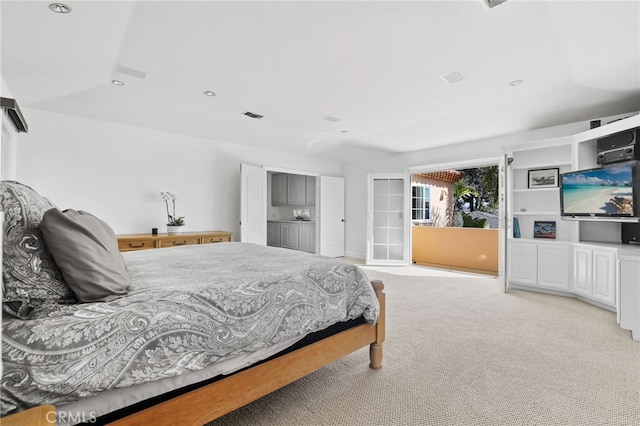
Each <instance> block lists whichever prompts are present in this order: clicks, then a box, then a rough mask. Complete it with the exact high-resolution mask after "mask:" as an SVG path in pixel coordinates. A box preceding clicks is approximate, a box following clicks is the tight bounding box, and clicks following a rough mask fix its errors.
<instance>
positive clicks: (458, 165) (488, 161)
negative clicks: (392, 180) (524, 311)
mask: <svg viewBox="0 0 640 426" xmlns="http://www.w3.org/2000/svg"><path fill="white" fill-rule="evenodd" d="M503 161H504V156H503V155H500V156H496V157H487V158H478V159H475V160H463V161H453V162H448V163H436V164H428V165H422V166H413V167H405V169H404V170H405V172H406V173H409V176H411V174H413V173H424V172H436V171H440V170H461V169H472V168H477V167H486V166H498V173H500V165H501V164H503ZM503 173H504V174H505V178H506V177H507V176H506V175H507V173H508V171H507V170H506V165H505V170H504V171H503ZM505 184H506V182H505ZM498 189H499V192H500V190H501V188H498ZM502 190H504V197H507V191H506V187H505V188H502ZM498 196H500V194H499V195H498ZM507 202H508V200H506V199H505V200H502V203H499V204H500V205H501V206H504V208H499V209H498V218H499V223H500V224H501V225H503V226H499V229H500V230H501V232H502V231H504V232H505V234H506V230H507V227H508V223H506V222H507V221H506V220H504V217H505V216H504V215H505V214H506V211H507V204H506V203H507ZM502 210H504V211H502ZM408 214H409V217H411V212H409V213H408ZM498 253H499V259H498V277H497V278H498V280H504V282H505V283H506V282H507V277H506V267H507V266H506V253H507V247H506V238H498ZM411 257H412V258H413V250H412V249H411ZM503 275H504V276H503ZM505 291H506V289H505Z"/></svg>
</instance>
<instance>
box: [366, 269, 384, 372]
mask: <svg viewBox="0 0 640 426" xmlns="http://www.w3.org/2000/svg"><path fill="white" fill-rule="evenodd" d="M371 285H372V286H373V289H374V290H375V292H376V296H377V297H378V303H380V316H379V317H378V322H377V323H376V341H375V342H373V343H372V344H371V345H369V360H370V361H371V362H370V363H369V368H372V369H374V370H379V369H381V368H382V342H384V325H385V294H384V291H383V290H384V284H382V281H380V280H372V281H371Z"/></svg>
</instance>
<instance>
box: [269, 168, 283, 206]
mask: <svg viewBox="0 0 640 426" xmlns="http://www.w3.org/2000/svg"><path fill="white" fill-rule="evenodd" d="M271 205H272V206H286V205H287V175H286V174H285V173H279V174H274V175H273V176H271Z"/></svg>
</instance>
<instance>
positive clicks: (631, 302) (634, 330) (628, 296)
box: [619, 256, 640, 340]
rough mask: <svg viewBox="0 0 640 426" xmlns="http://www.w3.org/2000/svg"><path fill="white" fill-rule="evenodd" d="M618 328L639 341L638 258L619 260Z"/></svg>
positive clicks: (639, 283)
mask: <svg viewBox="0 0 640 426" xmlns="http://www.w3.org/2000/svg"><path fill="white" fill-rule="evenodd" d="M619 313H620V327H621V328H624V329H625V330H631V336H632V337H633V339H634V340H640V256H639V257H622V258H621V259H620V305H619Z"/></svg>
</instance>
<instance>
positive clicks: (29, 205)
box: [0, 180, 76, 319]
mask: <svg viewBox="0 0 640 426" xmlns="http://www.w3.org/2000/svg"><path fill="white" fill-rule="evenodd" d="M0 206H1V207H2V210H3V211H4V227H3V230H2V232H3V242H2V243H3V247H2V249H3V258H2V278H3V292H2V309H3V310H4V311H5V312H7V313H9V314H11V315H13V316H17V317H19V318H23V319H25V318H27V317H28V314H29V312H30V311H31V309H32V308H34V307H36V306H39V305H41V304H46V303H67V304H68V303H75V301H76V299H75V296H74V295H73V292H72V291H71V289H70V288H69V287H68V286H67V284H66V283H65V282H64V279H63V277H62V273H61V272H60V269H58V267H57V266H56V264H55V262H54V260H53V257H52V256H51V253H50V252H49V250H47V247H46V245H45V244H44V241H43V239H42V232H41V231H40V228H39V226H40V221H41V220H42V216H43V215H44V212H46V211H47V210H49V209H51V208H53V207H55V206H54V205H53V204H52V203H51V201H49V200H48V199H47V198H45V197H43V196H41V195H40V194H38V193H37V192H36V191H34V190H33V189H32V188H31V187H29V186H27V185H23V184H21V183H19V182H15V181H8V180H5V181H1V182H0Z"/></svg>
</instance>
